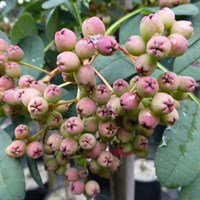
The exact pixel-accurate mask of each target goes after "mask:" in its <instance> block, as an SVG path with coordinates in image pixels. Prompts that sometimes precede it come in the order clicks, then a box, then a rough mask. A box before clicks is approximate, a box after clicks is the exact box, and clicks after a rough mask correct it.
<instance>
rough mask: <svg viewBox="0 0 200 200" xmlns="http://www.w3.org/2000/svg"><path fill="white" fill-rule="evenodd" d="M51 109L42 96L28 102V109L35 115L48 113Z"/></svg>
mask: <svg viewBox="0 0 200 200" xmlns="http://www.w3.org/2000/svg"><path fill="white" fill-rule="evenodd" d="M48 109H49V105H48V103H47V101H46V100H45V99H44V98H42V97H35V98H33V99H32V100H31V101H30V102H29V104H28V111H29V112H30V114H33V115H43V114H46V113H47V111H48Z"/></svg>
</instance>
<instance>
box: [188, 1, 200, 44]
mask: <svg viewBox="0 0 200 200" xmlns="http://www.w3.org/2000/svg"><path fill="white" fill-rule="evenodd" d="M195 5H196V6H197V7H198V9H199V10H200V2H197V3H196V4H195ZM188 20H190V21H191V22H192V26H193V28H194V30H193V35H192V37H191V38H190V39H189V44H190V45H192V44H193V43H194V42H196V41H197V40H199V38H200V26H199V21H200V13H198V15H194V16H190V17H189V19H188Z"/></svg>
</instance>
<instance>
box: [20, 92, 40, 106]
mask: <svg viewBox="0 0 200 200" xmlns="http://www.w3.org/2000/svg"><path fill="white" fill-rule="evenodd" d="M23 91H24V92H23ZM23 91H22V93H21V102H22V103H23V105H24V106H26V107H28V104H29V102H30V101H31V100H32V99H33V98H35V97H41V96H42V94H41V92H39V91H38V90H36V89H33V88H25V89H24V90H23Z"/></svg>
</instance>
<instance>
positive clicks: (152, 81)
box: [136, 76, 159, 98]
mask: <svg viewBox="0 0 200 200" xmlns="http://www.w3.org/2000/svg"><path fill="white" fill-rule="evenodd" d="M158 89H159V85H158V82H157V80H156V78H154V77H151V76H144V77H140V78H139V80H138V82H137V84H136V92H137V94H138V95H139V96H140V97H144V98H149V97H153V96H154V95H155V94H156V93H157V92H158Z"/></svg>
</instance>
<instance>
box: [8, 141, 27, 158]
mask: <svg viewBox="0 0 200 200" xmlns="http://www.w3.org/2000/svg"><path fill="white" fill-rule="evenodd" d="M25 149H26V145H25V143H24V142H23V141H21V140H15V141H13V142H12V143H11V144H10V145H9V146H7V147H6V149H5V152H6V155H8V156H10V157H14V158H17V157H21V156H22V155H23V154H24V153H25Z"/></svg>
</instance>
